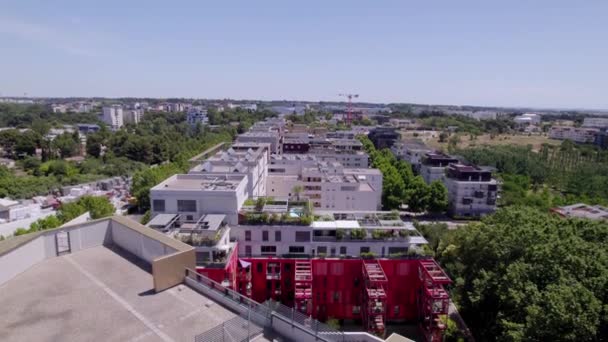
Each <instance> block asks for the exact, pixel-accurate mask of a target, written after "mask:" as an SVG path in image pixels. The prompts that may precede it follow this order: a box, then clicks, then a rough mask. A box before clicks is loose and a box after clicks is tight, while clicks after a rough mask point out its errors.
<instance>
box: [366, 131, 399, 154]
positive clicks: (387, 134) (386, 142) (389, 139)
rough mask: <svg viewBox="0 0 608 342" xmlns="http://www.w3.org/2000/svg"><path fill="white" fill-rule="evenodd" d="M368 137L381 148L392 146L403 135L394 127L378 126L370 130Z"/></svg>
mask: <svg viewBox="0 0 608 342" xmlns="http://www.w3.org/2000/svg"><path fill="white" fill-rule="evenodd" d="M367 137H368V138H369V140H371V141H372V143H374V146H375V147H376V148H377V149H379V150H381V149H383V148H391V147H392V146H393V145H394V144H395V142H396V141H397V140H399V139H401V135H400V134H399V132H398V131H397V129H396V128H394V127H376V128H374V129H372V130H371V131H369V134H368V135H367Z"/></svg>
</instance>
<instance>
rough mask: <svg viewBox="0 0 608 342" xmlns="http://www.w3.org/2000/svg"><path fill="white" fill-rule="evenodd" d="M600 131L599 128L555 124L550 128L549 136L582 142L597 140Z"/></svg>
mask: <svg viewBox="0 0 608 342" xmlns="http://www.w3.org/2000/svg"><path fill="white" fill-rule="evenodd" d="M599 132H600V130H599V129H597V128H583V127H581V128H578V127H569V126H566V127H564V126H553V127H551V129H550V130H549V138H551V139H557V140H571V141H573V142H576V143H580V144H588V143H593V142H595V136H596V135H597V134H598V133H599Z"/></svg>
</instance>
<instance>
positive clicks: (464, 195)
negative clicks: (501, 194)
mask: <svg viewBox="0 0 608 342" xmlns="http://www.w3.org/2000/svg"><path fill="white" fill-rule="evenodd" d="M444 184H445V186H446V188H447V189H448V213H449V214H450V215H451V216H454V217H481V216H484V215H487V214H491V213H493V212H495V211H496V201H497V198H498V182H497V181H496V179H493V178H492V173H491V172H490V171H488V170H483V169H481V168H479V167H476V166H471V165H463V164H450V165H448V166H447V172H446V177H445V179H444Z"/></svg>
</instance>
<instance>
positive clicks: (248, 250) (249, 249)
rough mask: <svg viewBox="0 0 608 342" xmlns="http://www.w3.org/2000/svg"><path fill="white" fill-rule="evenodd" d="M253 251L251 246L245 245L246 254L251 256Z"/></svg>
mask: <svg viewBox="0 0 608 342" xmlns="http://www.w3.org/2000/svg"><path fill="white" fill-rule="evenodd" d="M251 254H252V252H251V246H245V255H246V256H251Z"/></svg>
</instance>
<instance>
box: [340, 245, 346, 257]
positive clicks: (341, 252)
mask: <svg viewBox="0 0 608 342" xmlns="http://www.w3.org/2000/svg"><path fill="white" fill-rule="evenodd" d="M340 255H346V247H344V246H342V247H340Z"/></svg>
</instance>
